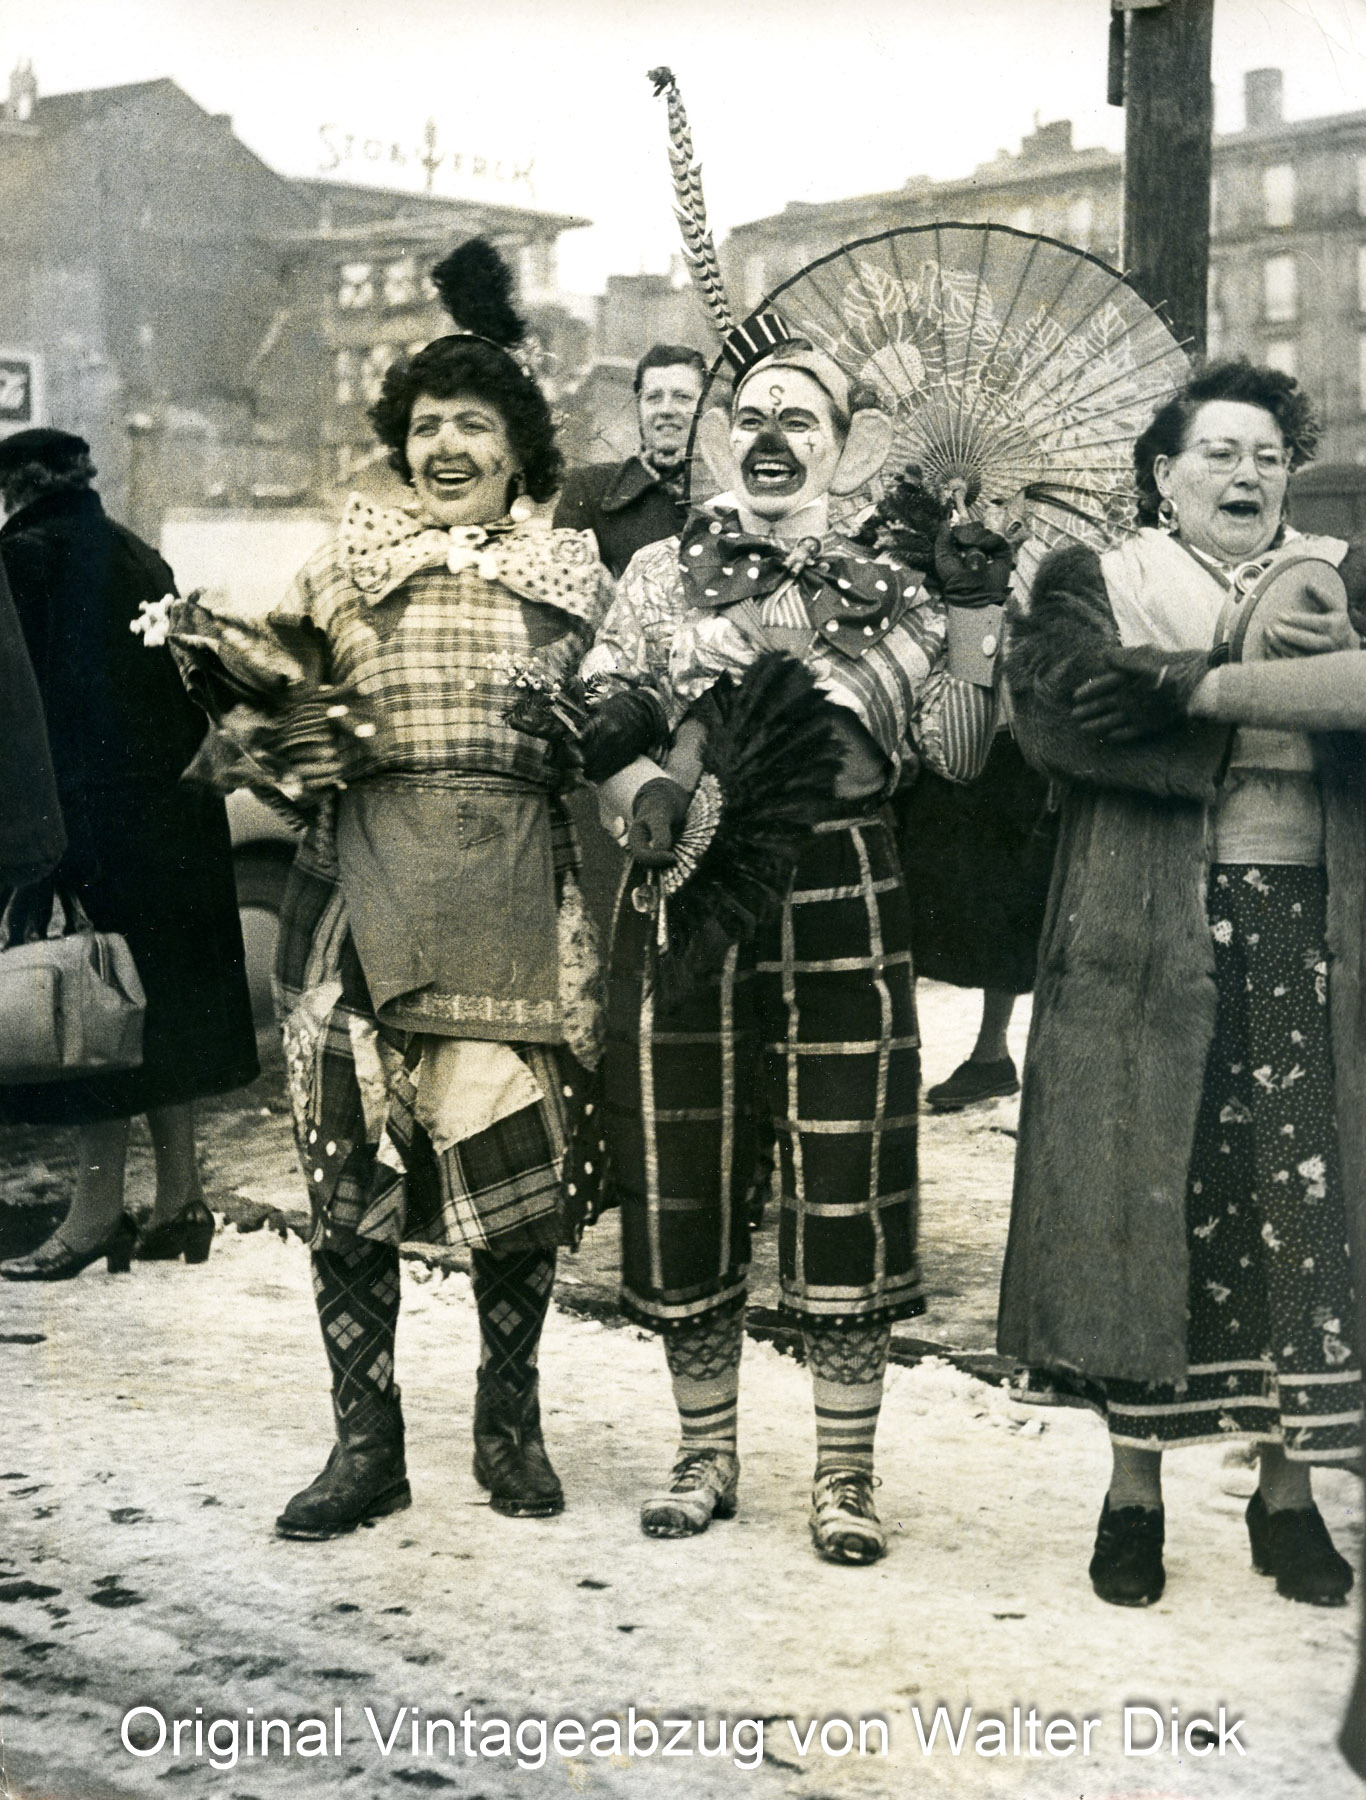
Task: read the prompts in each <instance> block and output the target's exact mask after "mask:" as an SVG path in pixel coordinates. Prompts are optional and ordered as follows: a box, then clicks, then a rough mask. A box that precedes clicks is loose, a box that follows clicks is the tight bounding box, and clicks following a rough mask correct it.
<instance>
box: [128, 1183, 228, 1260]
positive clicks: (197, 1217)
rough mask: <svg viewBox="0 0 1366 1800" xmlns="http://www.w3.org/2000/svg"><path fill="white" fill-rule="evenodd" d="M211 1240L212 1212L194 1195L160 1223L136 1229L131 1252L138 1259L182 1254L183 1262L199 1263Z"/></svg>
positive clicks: (163, 1257)
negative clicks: (170, 1216) (136, 1236)
mask: <svg viewBox="0 0 1366 1800" xmlns="http://www.w3.org/2000/svg"><path fill="white" fill-rule="evenodd" d="M212 1242H213V1214H212V1213H211V1212H210V1211H209V1209H208V1207H207V1206H205V1204H204V1202H203V1201H202V1200H200V1199H198V1198H195V1199H193V1200H191V1201H189V1202H188V1203H187V1204H186V1205H184V1206H182V1207H181V1209H180V1211H179V1212H178V1213H177V1214H176V1215H175V1217H174V1218H173V1219H167V1221H166V1223H165V1224H164V1225H149V1226H148V1227H147V1229H146V1231H143V1232H141V1233H139V1235H138V1241H137V1248H136V1249H135V1250H134V1252H133V1254H134V1255H135V1256H136V1257H137V1259H138V1261H139V1262H174V1261H175V1259H176V1257H178V1256H183V1257H184V1258H185V1261H186V1262H187V1263H202V1262H207V1261H208V1260H209V1245H210V1244H211V1243H212Z"/></svg>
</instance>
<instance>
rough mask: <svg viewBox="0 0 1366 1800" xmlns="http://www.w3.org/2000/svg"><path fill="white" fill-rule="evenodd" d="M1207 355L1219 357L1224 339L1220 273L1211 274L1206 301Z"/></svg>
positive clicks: (1215, 271) (1214, 270) (1213, 271)
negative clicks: (1220, 300)
mask: <svg viewBox="0 0 1366 1800" xmlns="http://www.w3.org/2000/svg"><path fill="white" fill-rule="evenodd" d="M1205 307H1206V312H1205V353H1206V355H1208V356H1218V355H1219V354H1220V345H1221V344H1222V342H1223V338H1224V314H1223V310H1222V308H1221V307H1220V305H1219V271H1218V270H1217V269H1211V270H1210V272H1209V288H1208V294H1207V298H1206V301H1205Z"/></svg>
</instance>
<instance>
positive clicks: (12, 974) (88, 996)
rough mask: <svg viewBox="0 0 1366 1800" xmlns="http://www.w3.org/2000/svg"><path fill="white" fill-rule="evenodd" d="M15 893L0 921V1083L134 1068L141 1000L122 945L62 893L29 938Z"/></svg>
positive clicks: (130, 958) (138, 1053)
mask: <svg viewBox="0 0 1366 1800" xmlns="http://www.w3.org/2000/svg"><path fill="white" fill-rule="evenodd" d="M23 892H24V890H22V889H21V890H19V892H18V893H16V894H15V895H14V896H12V897H11V899H10V902H9V905H8V906H7V907H6V908H5V913H4V917H3V919H0V943H3V944H4V945H5V948H4V949H0V1084H16V1085H17V1084H21V1083H25V1082H39V1081H62V1080H70V1079H74V1078H76V1077H79V1076H83V1075H99V1074H104V1073H105V1072H107V1071H109V1070H113V1069H135V1068H137V1067H138V1065H139V1064H140V1063H141V1062H142V1027H143V1021H144V1019H145V1017H146V1013H147V998H146V995H145V994H144V993H143V990H142V982H141V981H140V980H139V979H138V972H137V965H136V964H135V963H134V961H133V953H132V951H131V950H130V949H129V948H128V945H127V943H126V942H125V940H124V939H123V938H121V937H120V936H119V935H118V934H117V933H116V932H112V931H96V929H95V927H94V926H93V925H92V924H91V922H90V920H89V918H88V917H87V916H86V913H85V910H84V908H83V907H82V906H81V904H80V902H79V901H78V900H77V899H75V898H74V896H71V895H66V894H58V895H54V897H53V900H52V903H51V908H50V916H49V919H48V922H47V925H46V931H45V935H41V936H39V935H36V934H31V932H30V930H29V929H26V928H25V925H24V923H23V922H22V921H21V919H20V910H21V909H20V907H19V905H18V904H17V903H18V901H19V898H20V895H21V894H23ZM41 910H42V909H40V911H41ZM29 918H30V921H31V918H32V914H31V912H30V914H29ZM16 938H17V939H18V941H14V940H15V939H16Z"/></svg>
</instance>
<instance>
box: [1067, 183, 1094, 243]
mask: <svg viewBox="0 0 1366 1800" xmlns="http://www.w3.org/2000/svg"><path fill="white" fill-rule="evenodd" d="M1094 224H1095V208H1094V207H1093V206H1092V204H1091V200H1090V196H1089V195H1087V194H1083V195H1082V197H1081V199H1080V200H1074V201H1073V202H1072V204H1071V205H1070V206H1069V207H1068V209H1067V235H1068V237H1069V239H1070V240H1071V241H1072V243H1074V244H1076V245H1077V247H1078V248H1079V249H1081V250H1085V249H1086V248H1087V246H1088V245H1089V244H1090V242H1091V230H1092V227H1093V226H1094Z"/></svg>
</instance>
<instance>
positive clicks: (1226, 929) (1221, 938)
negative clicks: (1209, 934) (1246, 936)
mask: <svg viewBox="0 0 1366 1800" xmlns="http://www.w3.org/2000/svg"><path fill="white" fill-rule="evenodd" d="M1213 937H1214V941H1215V943H1216V944H1231V943H1232V942H1233V924H1232V921H1231V920H1229V919H1220V920H1219V921H1218V923H1217V924H1216V925H1215V926H1214V929H1213Z"/></svg>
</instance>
